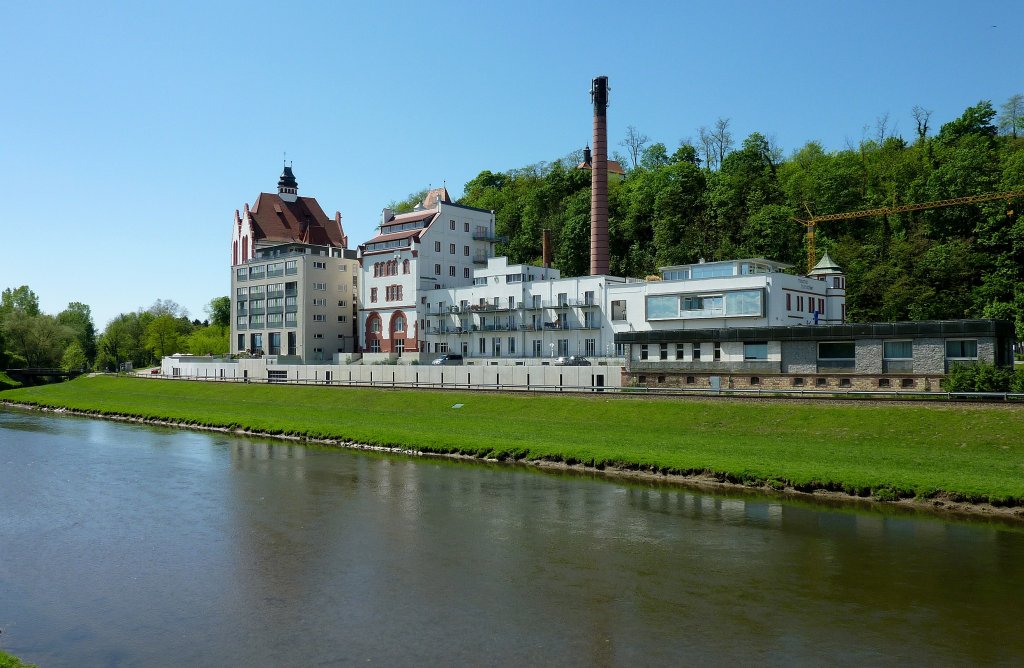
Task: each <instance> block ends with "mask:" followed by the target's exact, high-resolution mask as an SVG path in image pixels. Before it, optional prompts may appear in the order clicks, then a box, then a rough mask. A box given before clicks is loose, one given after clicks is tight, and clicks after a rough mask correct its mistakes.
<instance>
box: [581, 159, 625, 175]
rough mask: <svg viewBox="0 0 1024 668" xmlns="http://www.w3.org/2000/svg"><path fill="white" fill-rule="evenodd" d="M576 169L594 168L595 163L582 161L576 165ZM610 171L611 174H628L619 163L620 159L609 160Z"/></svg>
mask: <svg viewBox="0 0 1024 668" xmlns="http://www.w3.org/2000/svg"><path fill="white" fill-rule="evenodd" d="M576 169H593V165H592V164H590V163H589V162H581V163H580V164H579V165H577V166H576ZM608 173H609V174H620V175H622V176H625V175H626V170H625V169H623V168H622V165H621V164H619V161H618V160H609V161H608Z"/></svg>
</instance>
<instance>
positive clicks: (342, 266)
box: [338, 264, 348, 271]
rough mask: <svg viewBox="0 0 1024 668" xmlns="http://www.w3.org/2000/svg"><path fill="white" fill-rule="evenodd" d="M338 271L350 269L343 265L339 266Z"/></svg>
mask: <svg viewBox="0 0 1024 668" xmlns="http://www.w3.org/2000/svg"><path fill="white" fill-rule="evenodd" d="M338 271H348V268H347V267H346V266H345V265H343V264H339V265H338Z"/></svg>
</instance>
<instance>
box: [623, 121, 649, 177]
mask: <svg viewBox="0 0 1024 668" xmlns="http://www.w3.org/2000/svg"><path fill="white" fill-rule="evenodd" d="M648 141H649V138H648V136H647V135H645V134H642V133H640V132H638V131H637V129H636V127H635V126H633V125H630V126H629V127H627V128H626V138H625V139H623V140H622V141H620V142H619V146H622V147H623V148H625V149H626V151H627V152H628V153H629V158H630V159H631V160H632V161H633V168H634V169H635V168H636V166H637V164H639V160H640V156H641V155H643V152H644V146H646V145H647V142H648Z"/></svg>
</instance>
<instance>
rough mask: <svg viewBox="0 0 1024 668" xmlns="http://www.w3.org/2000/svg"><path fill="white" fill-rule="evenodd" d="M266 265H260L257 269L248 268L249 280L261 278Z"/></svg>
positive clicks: (264, 273)
mask: <svg viewBox="0 0 1024 668" xmlns="http://www.w3.org/2000/svg"><path fill="white" fill-rule="evenodd" d="M265 267H266V265H262V264H261V265H260V266H258V267H249V278H250V279H253V278H263V277H264V276H265V275H266V270H265Z"/></svg>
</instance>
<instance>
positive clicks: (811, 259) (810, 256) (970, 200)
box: [794, 190, 1024, 273]
mask: <svg viewBox="0 0 1024 668" xmlns="http://www.w3.org/2000/svg"><path fill="white" fill-rule="evenodd" d="M1017 197H1024V190H1014V191H1009V192H1003V193H985V194H984V195H971V196H969V197H954V198H952V199H940V200H936V201H934V202H921V203H919V204H904V205H903V206H883V207H879V208H877V209H864V210H863V211H850V212H848V213H830V214H827V215H824V216H815V215H813V214H811V211H810V209H808V210H807V213H808V215H809V216H810V217H809V218H807V219H806V220H801V219H800V218H794V220H796V221H797V222H798V223H800V224H801V225H803V226H804V227H806V228H807V271H808V273H810V271H811V270H812V269H814V263H815V262H817V261H818V260H817V255H816V253H815V251H814V228H815V226H816V225H817V224H818V223H824V222H826V221H829V220H854V219H856V218H870V217H871V216H886V215H889V214H890V213H903V212H904V211H923V210H924V209H939V208H941V207H944V206H956V205H957V204H976V203H978V202H991V201H994V200H999V199H1004V200H1007V201H1009V200H1011V199H1014V198H1017ZM1008 215H1012V211H1011V212H1009V214H1008Z"/></svg>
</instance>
